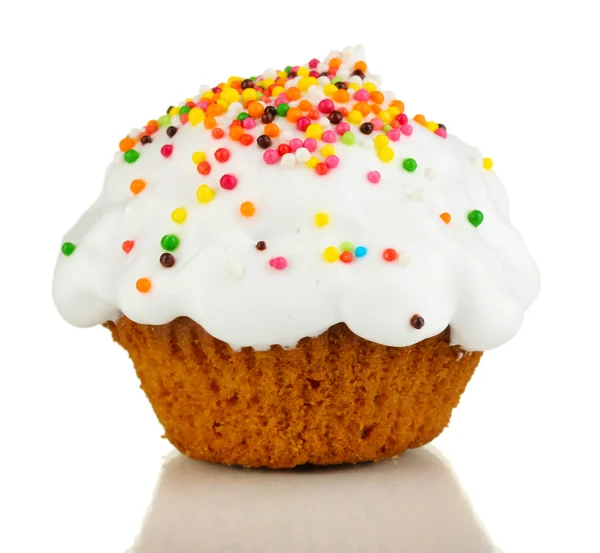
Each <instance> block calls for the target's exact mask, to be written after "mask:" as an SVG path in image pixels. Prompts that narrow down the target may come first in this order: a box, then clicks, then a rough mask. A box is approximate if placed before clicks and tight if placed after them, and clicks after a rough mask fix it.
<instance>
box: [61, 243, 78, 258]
mask: <svg viewBox="0 0 600 553" xmlns="http://www.w3.org/2000/svg"><path fill="white" fill-rule="evenodd" d="M76 248H77V246H76V245H75V244H73V242H65V243H64V244H63V245H62V246H61V248H60V250H61V251H62V253H63V255H64V256H66V257H69V256H70V255H71V254H72V253H73V252H74V251H75V249H76Z"/></svg>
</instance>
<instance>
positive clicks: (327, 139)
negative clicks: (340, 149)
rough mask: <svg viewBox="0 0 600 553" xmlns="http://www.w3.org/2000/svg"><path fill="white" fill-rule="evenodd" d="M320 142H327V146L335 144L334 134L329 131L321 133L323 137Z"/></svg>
mask: <svg viewBox="0 0 600 553" xmlns="http://www.w3.org/2000/svg"><path fill="white" fill-rule="evenodd" d="M321 140H322V141H323V142H327V143H328V144H331V143H333V142H335V141H336V137H335V132H333V131H332V130H331V129H328V130H326V131H325V132H324V133H323V135H322V136H321Z"/></svg>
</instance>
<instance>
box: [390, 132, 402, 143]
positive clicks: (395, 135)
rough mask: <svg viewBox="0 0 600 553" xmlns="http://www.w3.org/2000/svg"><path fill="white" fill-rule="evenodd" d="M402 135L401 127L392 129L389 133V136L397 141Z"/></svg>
mask: <svg viewBox="0 0 600 553" xmlns="http://www.w3.org/2000/svg"><path fill="white" fill-rule="evenodd" d="M400 136H402V133H401V132H400V129H392V130H391V131H388V133H387V137H388V138H389V139H390V140H392V141H393V142H397V141H398V140H400Z"/></svg>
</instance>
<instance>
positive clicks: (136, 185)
mask: <svg viewBox="0 0 600 553" xmlns="http://www.w3.org/2000/svg"><path fill="white" fill-rule="evenodd" d="M144 188H146V181H145V180H142V179H135V180H132V181H131V184H130V185H129V189H130V190H131V192H133V194H136V195H137V194H139V193H140V192H141V191H142V190H144Z"/></svg>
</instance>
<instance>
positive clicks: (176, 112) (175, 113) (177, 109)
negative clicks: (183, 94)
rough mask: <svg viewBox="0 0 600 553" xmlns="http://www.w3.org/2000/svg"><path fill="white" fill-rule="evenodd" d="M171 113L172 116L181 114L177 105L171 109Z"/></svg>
mask: <svg viewBox="0 0 600 553" xmlns="http://www.w3.org/2000/svg"><path fill="white" fill-rule="evenodd" d="M169 115H170V116H171V117H174V116H175V115H179V108H177V107H175V108H171V109H170V110H169Z"/></svg>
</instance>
